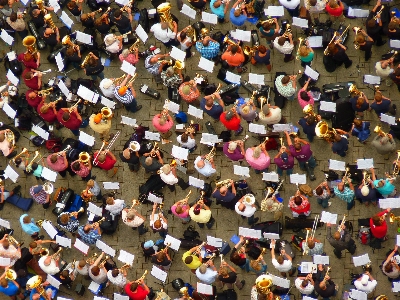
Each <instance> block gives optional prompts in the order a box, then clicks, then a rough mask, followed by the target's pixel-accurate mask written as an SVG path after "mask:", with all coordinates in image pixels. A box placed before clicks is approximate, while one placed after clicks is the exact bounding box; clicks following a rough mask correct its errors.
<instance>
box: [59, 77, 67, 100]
mask: <svg viewBox="0 0 400 300" xmlns="http://www.w3.org/2000/svg"><path fill="white" fill-rule="evenodd" d="M57 85H58V87H59V88H60V90H61V92H62V93H63V94H64V96H65V97H68V95H69V93H70V92H69V89H68V88H67V86H66V85H65V83H64V81H62V80H59V81H58V84H57Z"/></svg>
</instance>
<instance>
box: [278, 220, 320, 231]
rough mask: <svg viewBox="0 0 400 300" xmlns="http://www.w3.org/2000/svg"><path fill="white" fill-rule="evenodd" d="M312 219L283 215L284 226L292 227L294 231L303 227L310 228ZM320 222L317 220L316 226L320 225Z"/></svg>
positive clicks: (312, 222)
mask: <svg viewBox="0 0 400 300" xmlns="http://www.w3.org/2000/svg"><path fill="white" fill-rule="evenodd" d="M313 224H314V219H301V218H289V217H288V216H285V228H286V229H292V230H293V231H294V232H299V231H300V230H302V229H304V228H312V227H313ZM322 224H323V223H322V222H321V221H318V224H317V227H321V226H322Z"/></svg>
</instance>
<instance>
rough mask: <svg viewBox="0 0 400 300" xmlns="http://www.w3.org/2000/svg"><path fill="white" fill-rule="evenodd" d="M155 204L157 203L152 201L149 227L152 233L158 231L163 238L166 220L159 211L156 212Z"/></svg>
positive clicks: (165, 232) (166, 226) (165, 230)
mask: <svg viewBox="0 0 400 300" xmlns="http://www.w3.org/2000/svg"><path fill="white" fill-rule="evenodd" d="M157 206H158V204H157V203H154V205H153V211H152V213H151V216H150V227H151V228H152V229H153V233H156V232H158V234H159V235H160V236H161V237H162V238H163V239H165V237H166V236H167V233H168V220H167V219H166V218H165V217H164V215H163V213H162V212H161V211H160V212H159V213H158V214H156V210H157Z"/></svg>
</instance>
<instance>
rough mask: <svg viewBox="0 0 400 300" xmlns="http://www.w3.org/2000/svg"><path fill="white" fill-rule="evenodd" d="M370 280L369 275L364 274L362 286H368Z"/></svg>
mask: <svg viewBox="0 0 400 300" xmlns="http://www.w3.org/2000/svg"><path fill="white" fill-rule="evenodd" d="M368 279H369V276H368V275H367V274H364V275H363V276H362V277H361V280H360V282H361V284H362V285H367V284H368Z"/></svg>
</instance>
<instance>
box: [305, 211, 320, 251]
mask: <svg viewBox="0 0 400 300" xmlns="http://www.w3.org/2000/svg"><path fill="white" fill-rule="evenodd" d="M318 221H319V216H318V215H317V216H315V218H314V223H313V227H312V228H311V229H310V228H306V230H307V234H306V239H305V240H304V242H305V243H307V242H308V239H311V240H314V236H315V231H316V230H317V227H318ZM310 232H311V235H310V236H308V234H309V233H310ZM307 254H308V250H307V249H305V248H304V246H303V255H307Z"/></svg>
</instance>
